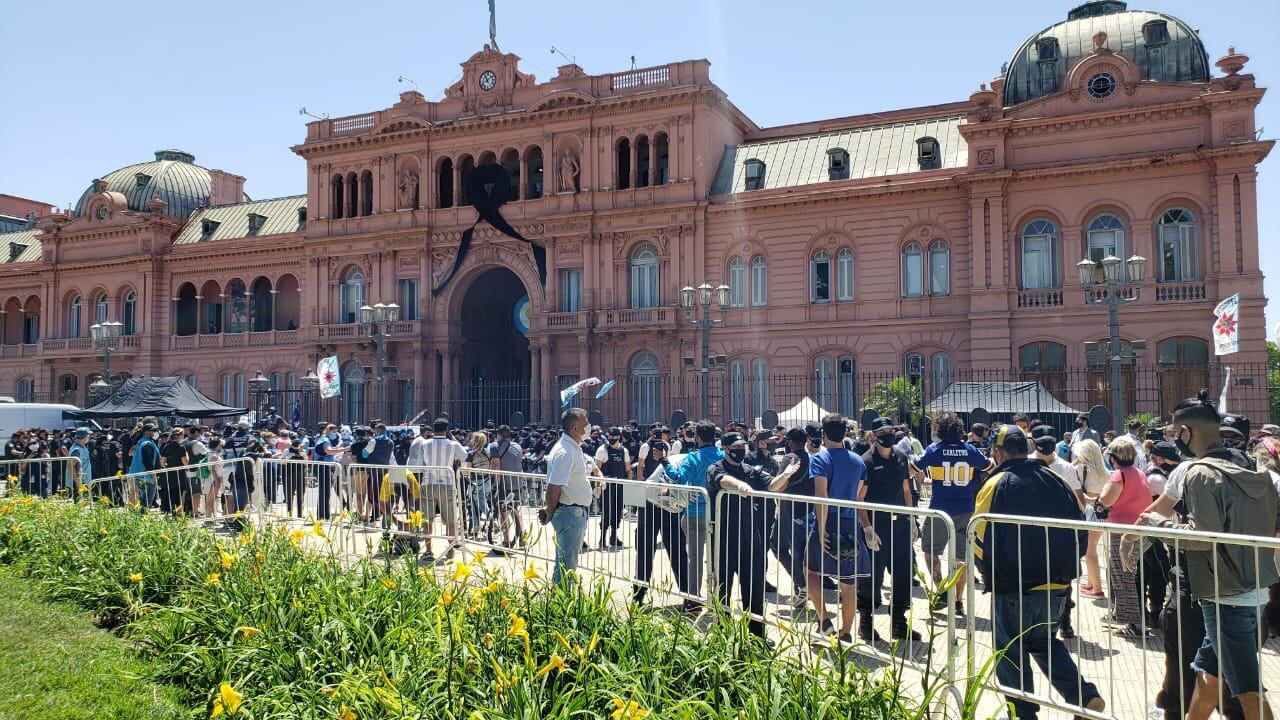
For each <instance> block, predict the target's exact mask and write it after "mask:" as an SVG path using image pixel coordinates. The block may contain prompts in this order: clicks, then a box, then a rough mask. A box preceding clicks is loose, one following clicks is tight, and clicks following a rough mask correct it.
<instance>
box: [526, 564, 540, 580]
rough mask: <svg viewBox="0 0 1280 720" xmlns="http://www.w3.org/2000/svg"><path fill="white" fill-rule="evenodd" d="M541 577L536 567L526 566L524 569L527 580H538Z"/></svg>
mask: <svg viewBox="0 0 1280 720" xmlns="http://www.w3.org/2000/svg"><path fill="white" fill-rule="evenodd" d="M540 577H542V575H541V574H540V573H539V572H538V568H536V567H534V566H533V565H525V567H524V579H525V580H537V579H538V578H540Z"/></svg>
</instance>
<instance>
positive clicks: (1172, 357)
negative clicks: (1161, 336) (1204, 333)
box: [1156, 337, 1210, 415]
mask: <svg viewBox="0 0 1280 720" xmlns="http://www.w3.org/2000/svg"><path fill="white" fill-rule="evenodd" d="M1156 369H1157V371H1158V372H1159V377H1160V412H1161V413H1162V414H1165V415H1169V414H1171V413H1172V412H1173V408H1174V407H1176V406H1177V405H1178V403H1180V402H1182V401H1183V400H1184V399H1186V398H1189V397H1192V396H1194V395H1195V394H1196V393H1197V392H1199V391H1200V389H1201V388H1206V387H1209V386H1210V385H1209V343H1208V342H1207V341H1205V340H1202V339H1201V338H1197V337H1172V338H1167V339H1165V340H1161V341H1160V342H1158V343H1156Z"/></svg>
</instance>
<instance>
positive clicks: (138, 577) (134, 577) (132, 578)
mask: <svg viewBox="0 0 1280 720" xmlns="http://www.w3.org/2000/svg"><path fill="white" fill-rule="evenodd" d="M129 582H136V583H140V582H142V573H138V572H136V573H133V574H132V575H130V576H129Z"/></svg>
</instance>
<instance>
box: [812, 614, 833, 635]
mask: <svg viewBox="0 0 1280 720" xmlns="http://www.w3.org/2000/svg"><path fill="white" fill-rule="evenodd" d="M833 618H834V616H828V617H825V618H823V619H822V621H821V622H819V623H818V629H817V630H815V631H814V634H815V635H822V636H827V635H835V634H836V624H835V621H834V619H833Z"/></svg>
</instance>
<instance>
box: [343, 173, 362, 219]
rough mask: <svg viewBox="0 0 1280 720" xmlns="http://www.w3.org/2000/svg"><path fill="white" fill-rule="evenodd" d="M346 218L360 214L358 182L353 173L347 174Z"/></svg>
mask: <svg viewBox="0 0 1280 720" xmlns="http://www.w3.org/2000/svg"><path fill="white" fill-rule="evenodd" d="M346 188H347V217H355V216H356V215H359V214H360V180H359V179H358V178H357V177H356V174H355V173H354V172H349V173H347V182H346Z"/></svg>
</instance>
